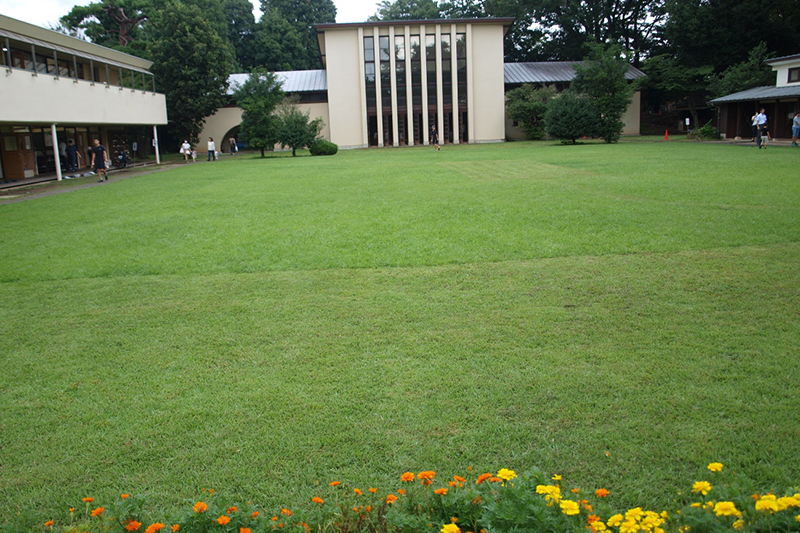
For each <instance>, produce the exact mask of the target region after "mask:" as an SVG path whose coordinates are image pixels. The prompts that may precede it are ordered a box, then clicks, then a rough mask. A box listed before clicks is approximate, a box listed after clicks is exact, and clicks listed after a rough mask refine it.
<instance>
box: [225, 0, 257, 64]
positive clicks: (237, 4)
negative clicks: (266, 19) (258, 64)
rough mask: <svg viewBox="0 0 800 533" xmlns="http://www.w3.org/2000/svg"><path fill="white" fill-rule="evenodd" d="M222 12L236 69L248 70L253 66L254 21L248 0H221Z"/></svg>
mask: <svg viewBox="0 0 800 533" xmlns="http://www.w3.org/2000/svg"><path fill="white" fill-rule="evenodd" d="M222 12H223V14H224V16H225V21H226V23H227V29H228V34H227V36H228V41H229V42H230V43H231V46H233V51H234V53H235V55H236V67H238V68H237V70H240V69H250V68H253V67H254V66H255V63H254V59H253V43H252V40H253V31H254V29H255V25H256V19H255V16H254V15H253V4H251V3H250V0H223V1H222Z"/></svg>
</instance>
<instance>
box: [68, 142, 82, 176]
mask: <svg viewBox="0 0 800 533" xmlns="http://www.w3.org/2000/svg"><path fill="white" fill-rule="evenodd" d="M66 152H67V170H68V171H69V172H75V171H76V170H78V163H79V161H80V159H81V154H80V152H79V151H78V147H77V146H75V142H74V141H73V140H72V139H68V140H67V150H66Z"/></svg>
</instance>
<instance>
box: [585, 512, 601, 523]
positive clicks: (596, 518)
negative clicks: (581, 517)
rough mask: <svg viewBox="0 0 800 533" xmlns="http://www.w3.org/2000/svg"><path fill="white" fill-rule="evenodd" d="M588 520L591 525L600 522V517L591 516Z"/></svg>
mask: <svg viewBox="0 0 800 533" xmlns="http://www.w3.org/2000/svg"><path fill="white" fill-rule="evenodd" d="M587 520H588V522H589V523H590V524H591V523H592V522H597V521H598V520H600V517H599V516H597V515H596V514H590V515H589V518H588V519H587Z"/></svg>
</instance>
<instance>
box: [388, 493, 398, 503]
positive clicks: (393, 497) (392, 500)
mask: <svg viewBox="0 0 800 533" xmlns="http://www.w3.org/2000/svg"><path fill="white" fill-rule="evenodd" d="M396 501H397V496H395V495H394V494H389V495H388V496H386V503H387V504H389V505H391V504H393V503H394V502H396Z"/></svg>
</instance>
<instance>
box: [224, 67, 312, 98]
mask: <svg viewBox="0 0 800 533" xmlns="http://www.w3.org/2000/svg"><path fill="white" fill-rule="evenodd" d="M275 75H276V76H277V78H278V80H279V81H280V82H282V86H281V89H283V91H284V92H287V93H314V92H325V91H327V90H328V75H327V73H326V72H325V71H324V70H289V71H285V72H276V73H275ZM249 78H250V74H231V75H230V76H228V83H229V85H230V86H229V88H228V94H233V92H234V91H235V90H236V88H237V87H238V86H239V85H242V84H243V83H244V82H246V81H247V80H248V79H249Z"/></svg>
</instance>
